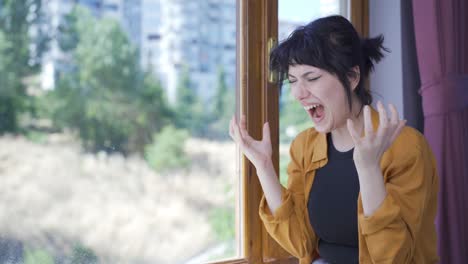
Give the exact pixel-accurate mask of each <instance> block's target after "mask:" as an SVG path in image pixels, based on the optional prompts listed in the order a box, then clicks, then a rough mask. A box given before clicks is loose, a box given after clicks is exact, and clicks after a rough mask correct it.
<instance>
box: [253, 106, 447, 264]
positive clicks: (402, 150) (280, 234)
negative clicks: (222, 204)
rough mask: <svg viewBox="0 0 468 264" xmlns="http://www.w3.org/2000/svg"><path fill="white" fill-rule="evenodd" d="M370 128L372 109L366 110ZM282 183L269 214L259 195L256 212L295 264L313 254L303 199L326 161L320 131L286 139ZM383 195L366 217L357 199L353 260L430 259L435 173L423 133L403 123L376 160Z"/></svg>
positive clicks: (433, 252)
mask: <svg viewBox="0 0 468 264" xmlns="http://www.w3.org/2000/svg"><path fill="white" fill-rule="evenodd" d="M371 112H372V114H371V116H372V123H373V126H374V129H376V128H377V127H378V123H379V117H378V113H377V112H376V111H375V110H374V109H372V111H371ZM290 155H291V162H290V163H289V166H288V176H289V177H288V188H284V187H282V201H283V202H282V204H281V206H280V207H279V208H278V209H277V210H276V212H275V214H274V215H272V214H271V212H270V211H269V209H268V206H267V203H266V200H265V197H263V199H262V201H261V203H260V208H259V213H260V217H261V219H262V221H263V223H264V225H265V227H266V230H267V231H268V233H269V234H270V235H271V236H272V237H273V238H274V239H275V240H276V241H277V242H278V243H279V244H280V245H281V246H282V247H283V248H284V249H285V250H287V251H288V252H289V253H291V254H292V255H293V256H295V257H297V258H299V260H300V262H299V263H300V264H310V263H311V262H312V260H314V259H315V258H317V256H318V254H319V252H318V238H317V236H316V235H315V233H314V230H313V229H312V226H311V225H310V220H309V213H308V208H307V201H308V200H309V192H310V189H311V187H312V184H313V181H314V176H315V171H316V170H317V169H318V168H320V167H323V166H324V165H325V164H326V163H327V140H326V135H325V134H322V133H318V132H316V131H315V129H313V128H310V129H307V130H305V131H303V132H301V133H300V134H299V135H298V136H297V137H296V138H295V139H294V141H293V142H292V144H291V149H290ZM380 167H381V169H382V172H383V173H382V174H383V176H384V181H385V186H386V189H387V193H388V194H387V197H386V198H385V200H384V201H383V202H382V204H381V205H380V207H379V208H378V209H377V210H376V211H375V212H374V213H373V215H371V216H369V217H365V216H364V213H363V209H362V200H361V195H360V194H359V197H358V200H357V203H358V215H357V217H358V234H359V263H397V264H403V263H423V264H426V263H436V262H437V261H438V256H437V248H436V243H437V242H436V231H435V225H434V220H435V215H436V209H437V192H438V177H437V172H436V168H435V159H434V157H433V155H432V152H431V150H430V148H429V145H428V144H427V142H426V140H425V138H424V137H423V135H421V134H420V133H419V132H418V131H416V130H415V129H412V128H410V127H405V128H404V129H403V131H402V132H401V134H400V135H399V136H398V138H397V139H396V140H395V142H394V143H393V144H392V146H390V148H389V149H388V150H387V151H386V152H385V153H384V155H383V157H382V160H381V162H380Z"/></svg>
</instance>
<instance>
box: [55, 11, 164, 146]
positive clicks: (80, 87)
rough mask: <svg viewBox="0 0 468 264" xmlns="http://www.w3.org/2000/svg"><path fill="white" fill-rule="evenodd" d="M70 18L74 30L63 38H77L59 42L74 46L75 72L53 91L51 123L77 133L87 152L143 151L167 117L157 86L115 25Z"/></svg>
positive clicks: (86, 16) (80, 14) (82, 15)
mask: <svg viewBox="0 0 468 264" xmlns="http://www.w3.org/2000/svg"><path fill="white" fill-rule="evenodd" d="M70 17H74V18H73V19H70V20H69V21H71V23H73V25H71V26H70V28H73V30H71V31H67V32H64V34H72V35H76V36H75V37H63V38H60V39H61V40H62V41H65V42H67V41H68V40H69V39H70V38H71V39H78V40H79V42H78V43H77V44H76V47H73V46H68V47H67V48H69V49H70V50H72V51H73V58H74V67H73V68H74V70H73V71H71V72H69V73H64V74H63V76H62V77H61V78H60V79H59V82H58V85H57V89H56V90H55V91H54V98H55V100H54V101H55V103H54V104H53V107H54V110H53V116H54V118H53V119H54V121H55V123H56V124H57V125H59V126H62V127H71V128H75V129H77V130H78V132H79V135H80V137H81V139H82V141H83V143H84V146H85V148H86V149H88V150H91V151H98V150H105V151H122V152H128V151H142V150H143V148H144V145H145V144H147V143H149V142H150V141H151V136H152V134H153V133H154V132H156V130H158V129H160V128H161V127H162V126H163V125H164V122H167V119H168V118H170V111H169V108H168V107H167V106H166V104H165V103H164V95H163V90H162V88H161V86H160V84H159V83H158V82H157V81H156V80H155V79H154V78H150V77H149V76H145V75H144V74H143V72H142V71H141V69H140V66H139V61H138V51H137V49H136V48H134V47H133V46H132V45H131V43H130V41H129V39H128V37H127V35H126V34H125V32H124V31H123V30H122V28H121V27H120V24H119V23H118V21H116V20H113V19H102V20H99V19H96V18H95V17H93V16H92V15H91V13H90V12H89V11H88V10H86V9H83V8H80V7H77V8H75V9H74V10H73V12H72V14H71V15H70ZM62 44H63V43H62ZM62 46H64V45H62ZM65 46H66V45H65ZM141 135H143V137H140V136H141Z"/></svg>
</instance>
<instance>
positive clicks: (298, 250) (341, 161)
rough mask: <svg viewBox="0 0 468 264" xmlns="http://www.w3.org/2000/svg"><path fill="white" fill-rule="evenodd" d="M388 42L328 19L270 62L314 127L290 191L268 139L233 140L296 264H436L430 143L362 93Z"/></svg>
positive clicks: (294, 149)
mask: <svg viewBox="0 0 468 264" xmlns="http://www.w3.org/2000/svg"><path fill="white" fill-rule="evenodd" d="M382 43H383V37H381V36H380V37H377V38H370V39H361V38H360V37H359V35H358V33H357V32H356V30H355V29H354V27H353V26H352V24H351V23H350V22H349V21H348V20H346V19H345V18H343V17H341V16H330V17H325V18H321V19H318V20H315V21H313V22H311V23H310V24H308V25H306V26H304V27H299V28H297V29H296V30H295V31H294V32H293V33H292V34H291V35H290V36H289V38H288V39H286V40H285V41H283V42H282V43H281V44H280V45H279V46H278V47H277V48H276V49H274V50H273V51H272V54H271V61H270V64H271V68H272V70H275V71H278V72H279V73H280V76H282V78H281V79H282V81H283V80H285V79H287V80H288V81H289V83H290V87H291V92H292V93H293V95H294V97H295V98H296V99H297V101H298V102H299V103H300V104H301V105H302V106H303V107H304V111H306V112H307V113H308V114H309V116H310V118H311V120H312V122H313V124H314V126H313V128H309V129H307V130H305V131H303V132H301V133H300V134H299V135H298V136H297V137H296V138H295V139H294V141H293V142H292V144H291V149H290V155H291V162H290V164H289V166H288V187H287V188H284V187H282V186H281V185H280V183H279V181H278V177H277V175H276V173H275V171H274V169H273V165H272V160H271V154H272V147H271V141H270V131H269V126H268V123H265V124H264V127H263V139H262V140H261V141H257V140H254V139H253V138H252V137H251V136H249V135H248V133H247V131H246V125H245V117H242V118H241V120H240V122H239V124H238V122H237V121H236V120H235V118H234V117H233V119H232V120H231V123H230V130H229V133H230V135H231V137H232V138H233V140H234V141H235V142H236V143H237V144H239V146H240V149H241V151H242V152H243V154H244V155H245V156H246V157H247V158H248V159H249V160H250V161H251V162H252V163H253V164H254V166H255V168H256V169H257V174H258V177H259V179H260V183H261V186H262V188H263V191H264V197H263V199H262V202H261V204H260V210H259V213H260V216H261V219H262V221H263V223H264V225H265V227H266V229H267V231H268V232H269V234H270V235H271V236H272V237H273V238H274V239H275V240H276V241H277V242H278V243H279V244H280V245H281V246H282V247H284V249H286V250H287V251H288V252H290V253H291V254H292V255H293V256H295V257H297V258H299V260H300V264H310V263H312V262H314V263H398V264H400V263H436V262H437V261H438V257H437V252H436V233H435V225H434V220H435V214H436V206H437V190H438V178H437V173H436V169H435V160H434V157H433V155H432V153H431V150H430V148H429V146H428V144H427V142H426V140H425V139H424V137H423V136H422V135H421V134H420V133H419V132H417V131H416V130H414V129H412V128H410V127H406V126H405V123H406V121H405V120H400V119H399V115H398V113H397V110H396V109H395V107H394V106H393V105H390V106H389V107H388V109H387V108H386V107H384V106H383V105H382V103H381V102H378V103H377V110H374V109H373V108H372V107H371V106H370V104H371V103H372V97H371V95H370V93H369V90H368V89H367V88H366V87H365V84H366V79H367V77H368V75H369V72H370V71H371V70H372V69H373V66H374V63H376V62H378V61H379V60H380V59H381V58H382V57H383V54H382V52H383V50H385V49H384V48H383V46H382Z"/></svg>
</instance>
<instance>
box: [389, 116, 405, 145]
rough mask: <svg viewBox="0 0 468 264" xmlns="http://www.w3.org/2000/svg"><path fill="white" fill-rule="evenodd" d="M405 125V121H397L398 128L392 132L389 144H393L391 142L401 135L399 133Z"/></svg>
mask: <svg viewBox="0 0 468 264" xmlns="http://www.w3.org/2000/svg"><path fill="white" fill-rule="evenodd" d="M405 125H406V120H400V121H399V123H398V127H397V128H396V129H395V131H394V132H393V135H392V136H391V137H390V143H393V141H395V139H396V138H397V137H398V135H399V134H400V133H401V131H402V130H403V128H404V127H405Z"/></svg>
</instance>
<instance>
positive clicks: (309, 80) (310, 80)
mask: <svg viewBox="0 0 468 264" xmlns="http://www.w3.org/2000/svg"><path fill="white" fill-rule="evenodd" d="M320 77H321V76H319V77H316V78H312V79H307V81H308V82H313V81H316V80H318V79H319V78H320Z"/></svg>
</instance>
